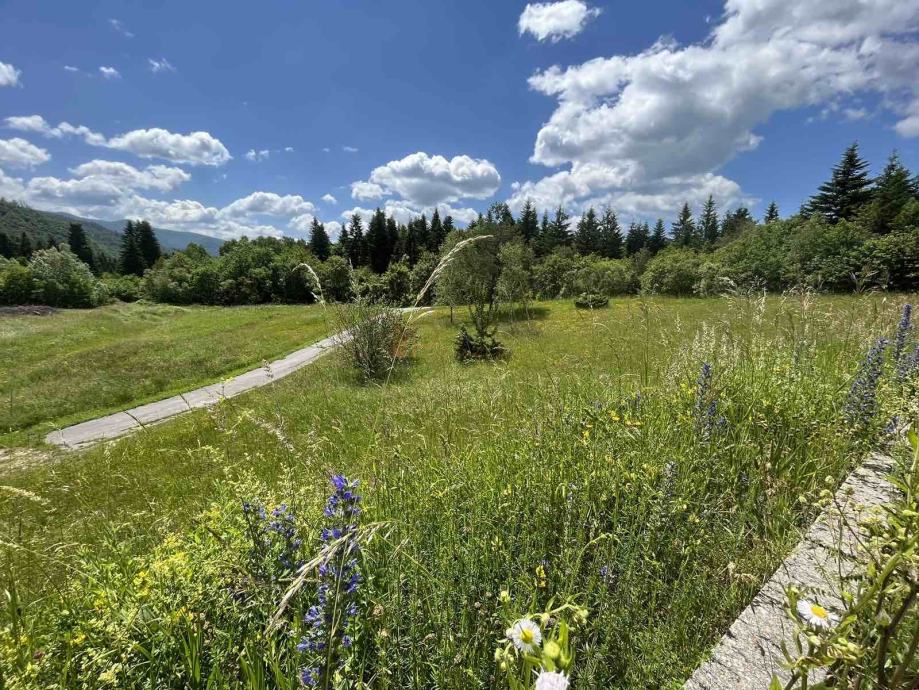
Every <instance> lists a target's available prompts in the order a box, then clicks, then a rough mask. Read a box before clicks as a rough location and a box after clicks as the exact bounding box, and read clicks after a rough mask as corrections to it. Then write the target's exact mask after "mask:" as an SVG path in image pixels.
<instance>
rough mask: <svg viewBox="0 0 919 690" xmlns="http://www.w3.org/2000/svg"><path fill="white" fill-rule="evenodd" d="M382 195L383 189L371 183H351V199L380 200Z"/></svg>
mask: <svg viewBox="0 0 919 690" xmlns="http://www.w3.org/2000/svg"><path fill="white" fill-rule="evenodd" d="M383 194H384V192H383V188H382V187H381V186H380V185H378V184H374V183H373V182H364V181H357V182H352V183H351V198H352V199H380V198H382V197H383Z"/></svg>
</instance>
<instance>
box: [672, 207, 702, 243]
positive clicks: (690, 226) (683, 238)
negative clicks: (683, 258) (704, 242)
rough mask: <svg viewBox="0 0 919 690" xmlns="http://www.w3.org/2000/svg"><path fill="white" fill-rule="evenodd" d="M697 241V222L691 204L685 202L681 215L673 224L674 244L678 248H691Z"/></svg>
mask: <svg viewBox="0 0 919 690" xmlns="http://www.w3.org/2000/svg"><path fill="white" fill-rule="evenodd" d="M695 241H696V222H695V220H693V217H692V211H691V210H690V208H689V203H688V202H684V203H683V208H682V209H681V210H680V215H679V217H678V218H677V219H676V222H675V223H674V224H673V243H674V244H675V245H676V246H678V247H691V246H692V245H693V244H695Z"/></svg>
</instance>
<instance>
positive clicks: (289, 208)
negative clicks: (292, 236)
mask: <svg viewBox="0 0 919 690" xmlns="http://www.w3.org/2000/svg"><path fill="white" fill-rule="evenodd" d="M315 211H316V207H315V205H313V204H312V203H310V202H309V201H306V200H305V199H304V198H303V197H302V196H300V195H299V194H287V195H285V196H281V195H280V194H275V193H274V192H253V193H252V194H250V195H249V196H246V197H243V198H242V199H237V200H236V201H234V202H233V203H231V204H228V205H226V206H224V207H223V208H222V209H220V215H221V216H222V217H225V218H247V217H251V216H259V215H266V216H288V217H291V218H293V217H295V216H299V215H303V214H306V213H314V212H315Z"/></svg>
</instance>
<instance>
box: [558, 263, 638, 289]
mask: <svg viewBox="0 0 919 690" xmlns="http://www.w3.org/2000/svg"><path fill="white" fill-rule="evenodd" d="M637 286H638V280H637V278H636V276H635V269H634V267H633V265H632V263H631V262H630V261H626V260H623V259H596V260H591V261H589V262H588V263H586V264H585V265H584V266H582V267H581V268H578V269H576V270H574V271H573V272H570V273H569V274H568V276H567V278H566V286H565V292H566V294H574V295H579V294H583V293H592V294H597V295H605V296H607V297H615V296H617V295H628V294H630V293H632V292H635V289H636V287H637Z"/></svg>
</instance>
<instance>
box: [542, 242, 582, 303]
mask: <svg viewBox="0 0 919 690" xmlns="http://www.w3.org/2000/svg"><path fill="white" fill-rule="evenodd" d="M579 266H580V261H579V260H578V258H577V256H576V255H575V254H574V251H573V250H572V249H571V248H570V247H562V248H560V249H556V250H555V251H554V252H552V253H551V254H549V256H547V257H546V258H545V259H543V260H542V261H540V262H539V263H538V264H537V265H536V268H535V270H534V271H533V290H534V292H535V293H536V294H537V296H539V297H541V298H543V299H555V298H556V297H561V296H563V295H564V294H565V292H566V287H567V286H568V285H569V284H570V278H569V275H570V274H571V273H572V272H574V271H575V270H577V269H578V267H579Z"/></svg>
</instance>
